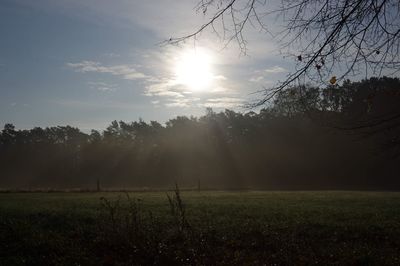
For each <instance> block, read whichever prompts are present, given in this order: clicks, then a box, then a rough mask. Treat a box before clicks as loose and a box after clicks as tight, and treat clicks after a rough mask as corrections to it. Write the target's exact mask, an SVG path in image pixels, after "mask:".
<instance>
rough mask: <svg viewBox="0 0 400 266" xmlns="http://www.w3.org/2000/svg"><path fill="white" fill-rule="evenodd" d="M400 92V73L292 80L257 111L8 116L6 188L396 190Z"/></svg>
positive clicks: (2, 152)
mask: <svg viewBox="0 0 400 266" xmlns="http://www.w3.org/2000/svg"><path fill="white" fill-rule="evenodd" d="M372 96H373V97H372ZM399 97H400V80H399V79H393V78H380V79H377V78H373V79H369V80H364V81H361V82H350V81H346V82H344V83H343V85H341V86H330V87H328V88H324V89H321V88H318V87H311V86H302V87H292V88H290V89H288V90H284V91H281V92H279V93H278V94H277V96H276V97H275V100H274V102H273V104H272V105H270V106H269V107H268V108H264V109H263V110H261V111H260V112H258V113H255V112H248V113H238V112H235V111H232V110H225V111H223V112H214V111H213V110H212V109H207V110H206V113H205V115H203V116H201V117H186V116H178V117H175V118H172V119H170V120H169V121H167V122H166V123H165V125H162V124H160V123H158V122H156V121H151V122H145V121H142V120H139V121H134V122H124V121H113V122H111V124H110V125H109V126H108V127H107V128H106V129H105V130H103V131H102V132H99V131H96V130H92V131H91V132H90V133H84V132H82V131H80V130H79V129H78V128H75V127H71V126H57V127H47V128H40V127H35V128H33V129H24V130H17V129H16V128H15V127H14V126H13V125H12V124H6V125H5V126H4V129H3V130H2V131H1V132H0V169H1V171H0V188H49V187H50V188H74V187H75V188H78V187H79V188H91V189H94V188H95V187H96V183H97V182H98V180H100V183H101V186H102V187H105V188H144V187H151V188H162V187H168V186H170V185H171V184H173V183H174V182H175V181H177V182H179V184H181V186H182V187H195V186H197V184H198V182H199V181H201V184H202V186H203V187H205V188H207V187H208V188H259V189H260V188H264V189H265V188H266V189H364V188H371V189H380V188H381V189H394V188H397V189H398V188H400V182H399V180H398V165H399V159H400V156H399V155H400V145H399V144H400V139H399V136H400V131H399V130H400V127H399V123H398V122H399V120H400V118H399V117H397V118H393V117H391V116H390V115H391V114H393V113H400V110H399V108H400V107H399V105H398V104H397V102H398V99H399ZM383 118H384V119H383ZM374 121H377V122H376V123H374V124H371V122H374ZM365 123H367V124H365ZM337 129H340V130H337ZM360 136H362V138H360Z"/></svg>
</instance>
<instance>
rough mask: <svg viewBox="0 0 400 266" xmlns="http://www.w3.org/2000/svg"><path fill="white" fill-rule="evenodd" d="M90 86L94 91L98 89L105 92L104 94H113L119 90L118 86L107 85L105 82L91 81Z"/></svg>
mask: <svg viewBox="0 0 400 266" xmlns="http://www.w3.org/2000/svg"><path fill="white" fill-rule="evenodd" d="M88 85H89V86H90V88H92V89H96V90H98V91H103V92H106V91H108V92H112V91H116V90H117V85H115V84H108V83H105V82H94V81H90V82H88Z"/></svg>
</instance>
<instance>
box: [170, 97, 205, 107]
mask: <svg viewBox="0 0 400 266" xmlns="http://www.w3.org/2000/svg"><path fill="white" fill-rule="evenodd" d="M169 100H170V101H171V102H169V103H166V104H165V106H166V107H190V106H191V105H192V103H193V102H197V101H200V98H197V97H192V98H178V99H169Z"/></svg>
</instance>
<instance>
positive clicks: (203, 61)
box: [175, 49, 213, 91]
mask: <svg viewBox="0 0 400 266" xmlns="http://www.w3.org/2000/svg"><path fill="white" fill-rule="evenodd" d="M175 80H176V83H177V84H182V85H185V86H187V87H188V89H190V90H192V91H204V90H206V89H207V88H209V87H210V85H211V83H212V80H213V74H212V71H211V57H210V55H209V54H207V53H206V52H205V51H204V50H201V49H196V50H186V51H184V52H183V53H182V54H181V55H180V56H179V58H178V60H177V61H176V63H175Z"/></svg>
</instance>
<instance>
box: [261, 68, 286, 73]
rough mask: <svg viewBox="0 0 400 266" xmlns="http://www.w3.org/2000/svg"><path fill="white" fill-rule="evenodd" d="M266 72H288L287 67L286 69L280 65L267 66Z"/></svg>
mask: <svg viewBox="0 0 400 266" xmlns="http://www.w3.org/2000/svg"><path fill="white" fill-rule="evenodd" d="M264 72H266V73H272V74H275V73H284V72H287V69H285V68H283V67H280V66H273V67H269V68H266V69H265V70H264Z"/></svg>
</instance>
